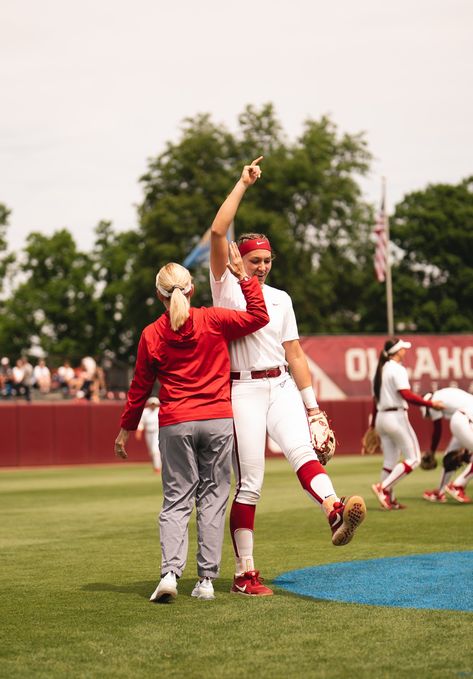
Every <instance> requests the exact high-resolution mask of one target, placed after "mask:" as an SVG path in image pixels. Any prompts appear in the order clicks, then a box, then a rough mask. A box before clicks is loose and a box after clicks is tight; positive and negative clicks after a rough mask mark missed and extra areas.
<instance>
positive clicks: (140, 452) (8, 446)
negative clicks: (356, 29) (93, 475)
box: [0, 401, 149, 467]
mask: <svg viewBox="0 0 473 679" xmlns="http://www.w3.org/2000/svg"><path fill="white" fill-rule="evenodd" d="M122 410H123V403H89V402H88V401H84V402H81V401H79V402H70V403H68V402H66V403H32V404H31V403H23V402H18V403H1V404H0V432H1V433H0V467H15V466H23V467H30V466H37V465H67V464H91V463H98V462H122V460H118V459H117V458H116V457H115V454H114V451H113V444H114V441H115V438H116V435H117V434H118V431H119V429H120V415H121V412H122ZM127 450H128V455H129V459H130V461H132V462H141V461H145V460H146V461H148V460H149V456H148V452H147V450H146V444H145V442H144V440H143V439H142V440H141V441H137V440H136V439H135V435H134V433H131V434H130V437H129V439H128V445H127Z"/></svg>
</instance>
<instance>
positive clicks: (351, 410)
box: [0, 398, 448, 467]
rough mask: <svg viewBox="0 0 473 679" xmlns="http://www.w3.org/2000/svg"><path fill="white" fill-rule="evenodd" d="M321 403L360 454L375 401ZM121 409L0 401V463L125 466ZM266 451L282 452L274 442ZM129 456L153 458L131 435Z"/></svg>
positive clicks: (421, 424)
mask: <svg viewBox="0 0 473 679" xmlns="http://www.w3.org/2000/svg"><path fill="white" fill-rule="evenodd" d="M320 405H321V407H322V408H324V410H325V411H326V412H327V414H328V417H329V419H330V420H331V421H332V426H333V428H334V430H335V434H336V437H337V441H338V453H341V454H357V453H359V452H360V440H361V437H362V436H363V433H364V431H365V430H366V427H367V423H368V417H369V415H370V413H371V408H372V400H371V399H370V398H363V399H349V400H347V401H321V403H320ZM122 410H123V403H118V402H112V403H106V402H105V403H89V402H88V401H79V402H64V403H62V402H58V403H56V402H54V403H25V402H12V403H0V432H1V433H0V467H30V466H39V465H69V464H93V463H108V462H110V463H118V464H123V461H122V460H118V459H117V458H115V456H114V452H113V443H114V440H115V437H116V435H117V433H118V430H119V419H120V414H121V412H122ZM409 413H410V415H409V416H410V419H411V422H412V424H413V426H414V428H415V429H416V431H417V434H418V436H419V440H420V444H421V448H422V449H423V450H426V449H427V448H428V447H429V443H430V431H431V426H432V425H431V423H430V422H426V421H424V420H423V419H422V418H421V416H420V412H419V408H416V407H411V408H410V411H409ZM443 429H444V431H443V436H442V442H441V444H442V446H441V447H443V446H444V445H445V443H446V441H447V440H448V426H444V428H443ZM267 453H268V456H272V455H274V454H278V451H277V449H276V448H275V447H274V446H273V444H272V443H271V442H269V444H268V450H267ZM128 454H129V460H130V461H131V462H142V461H148V460H149V457H148V453H147V451H146V446H145V443H144V441H143V440H142V441H137V440H136V439H135V437H134V435H133V434H131V435H130V438H129V444H128Z"/></svg>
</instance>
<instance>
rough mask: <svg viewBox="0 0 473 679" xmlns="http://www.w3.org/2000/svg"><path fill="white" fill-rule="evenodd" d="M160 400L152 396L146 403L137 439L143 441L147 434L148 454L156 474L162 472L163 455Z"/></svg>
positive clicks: (137, 431)
mask: <svg viewBox="0 0 473 679" xmlns="http://www.w3.org/2000/svg"><path fill="white" fill-rule="evenodd" d="M158 413H159V399H158V398H156V396H151V398H149V399H148V400H147V401H146V407H145V409H144V410H143V414H142V416H141V419H140V423H139V424H138V428H137V430H136V438H137V439H138V440H140V439H141V437H142V435H143V432H144V434H145V441H146V447H147V449H148V453H149V454H150V457H151V459H152V461H153V469H154V471H155V472H160V471H161V453H160V450H159V419H158Z"/></svg>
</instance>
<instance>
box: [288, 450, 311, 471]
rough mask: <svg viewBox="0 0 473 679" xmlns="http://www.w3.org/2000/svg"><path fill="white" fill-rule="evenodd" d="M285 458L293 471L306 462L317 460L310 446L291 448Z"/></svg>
mask: <svg viewBox="0 0 473 679" xmlns="http://www.w3.org/2000/svg"><path fill="white" fill-rule="evenodd" d="M286 458H287V461H288V462H289V464H290V465H291V467H292V468H293V469H294V471H297V470H298V469H300V468H301V467H302V465H304V464H305V463H306V462H310V461H311V460H314V461H317V460H318V457H317V454H316V452H315V450H314V449H313V448H312V446H310V445H300V446H297V447H296V448H292V449H291V450H289V451H288V452H287V453H286Z"/></svg>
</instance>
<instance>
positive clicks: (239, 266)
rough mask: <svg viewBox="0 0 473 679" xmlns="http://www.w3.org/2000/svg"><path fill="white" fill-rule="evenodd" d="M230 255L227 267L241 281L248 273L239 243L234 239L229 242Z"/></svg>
mask: <svg viewBox="0 0 473 679" xmlns="http://www.w3.org/2000/svg"><path fill="white" fill-rule="evenodd" d="M228 256H229V261H228V264H227V269H228V270H229V271H231V273H232V274H233V275H234V276H235V277H236V278H238V280H239V281H241V280H242V278H245V277H246V276H247V273H246V271H245V265H244V264H243V260H242V258H241V255H240V250H239V249H238V245H237V244H236V243H235V242H234V241H232V242H231V243H229V244H228Z"/></svg>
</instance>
